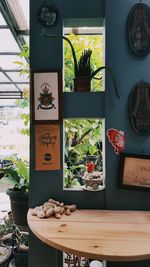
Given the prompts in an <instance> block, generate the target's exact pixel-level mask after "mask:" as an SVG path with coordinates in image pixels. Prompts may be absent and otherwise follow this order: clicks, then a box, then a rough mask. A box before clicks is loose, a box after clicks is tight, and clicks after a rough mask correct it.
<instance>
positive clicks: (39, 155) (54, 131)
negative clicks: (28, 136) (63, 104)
mask: <svg viewBox="0 0 150 267" xmlns="http://www.w3.org/2000/svg"><path fill="white" fill-rule="evenodd" d="M60 168H61V163H60V125H59V124H47V125H46V124H41V125H40V124H38V125H35V170H39V171H48V170H60Z"/></svg>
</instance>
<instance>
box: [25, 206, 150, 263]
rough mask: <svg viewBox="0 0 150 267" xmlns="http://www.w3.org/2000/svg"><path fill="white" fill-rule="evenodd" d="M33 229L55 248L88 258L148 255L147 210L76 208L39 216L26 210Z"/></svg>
mask: <svg viewBox="0 0 150 267" xmlns="http://www.w3.org/2000/svg"><path fill="white" fill-rule="evenodd" d="M28 224H29V227H30V229H31V230H32V232H33V233H34V234H35V235H36V236H37V237H38V238H39V239H40V240H42V241H43V242H45V243H46V244H48V245H49V246H52V247H54V248H56V249H58V250H62V251H65V252H67V253H73V254H76V255H79V256H83V257H86V258H90V259H99V260H106V261H137V260H145V259H150V211H118V210H117V211H115V210H113V211H110V210H77V211H75V212H74V213H72V215H71V216H66V215H63V217H62V218H61V219H60V220H58V219H55V218H53V217H51V218H47V219H39V218H37V217H36V216H32V215H31V209H30V210H29V212H28Z"/></svg>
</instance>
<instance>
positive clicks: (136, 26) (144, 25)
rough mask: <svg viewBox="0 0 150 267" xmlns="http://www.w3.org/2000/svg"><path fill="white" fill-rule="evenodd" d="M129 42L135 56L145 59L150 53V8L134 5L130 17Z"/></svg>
mask: <svg viewBox="0 0 150 267" xmlns="http://www.w3.org/2000/svg"><path fill="white" fill-rule="evenodd" d="M127 32H128V40H129V45H130V48H131V51H132V52H133V54H134V55H136V56H139V57H144V56H146V55H148V53H149V52H150V7H149V6H148V5H146V4H143V3H138V4H136V5H134V6H133V7H132V8H131V10H130V12H129V15H128V23H127Z"/></svg>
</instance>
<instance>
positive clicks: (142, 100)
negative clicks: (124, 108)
mask: <svg viewBox="0 0 150 267" xmlns="http://www.w3.org/2000/svg"><path fill="white" fill-rule="evenodd" d="M129 111H130V120H131V125H132V127H133V130H134V132H135V133H136V134H139V135H145V134H148V133H150V84H149V83H147V82H144V81H141V82H139V83H137V84H136V85H135V87H134V88H133V90H132V93H131V96H130V103H129Z"/></svg>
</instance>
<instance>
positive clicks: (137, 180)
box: [118, 153, 150, 191]
mask: <svg viewBox="0 0 150 267" xmlns="http://www.w3.org/2000/svg"><path fill="white" fill-rule="evenodd" d="M119 169H120V170H119V179H118V185H119V187H121V188H125V189H132V190H143V191H150V155H142V154H131V153H121V154H120V166H119Z"/></svg>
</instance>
